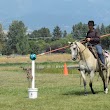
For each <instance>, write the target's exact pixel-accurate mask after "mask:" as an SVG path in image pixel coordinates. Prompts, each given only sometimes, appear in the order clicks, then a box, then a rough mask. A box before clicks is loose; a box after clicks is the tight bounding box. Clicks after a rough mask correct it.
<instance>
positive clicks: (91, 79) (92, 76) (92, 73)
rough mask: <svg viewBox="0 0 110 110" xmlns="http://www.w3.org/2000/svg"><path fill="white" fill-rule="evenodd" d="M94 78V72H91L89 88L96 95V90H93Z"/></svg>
mask: <svg viewBox="0 0 110 110" xmlns="http://www.w3.org/2000/svg"><path fill="white" fill-rule="evenodd" d="M93 78H94V71H91V72H90V83H89V86H90V88H91V91H92V93H93V94H95V92H94V90H93V88H92V82H93Z"/></svg>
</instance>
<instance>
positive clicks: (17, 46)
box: [7, 21, 29, 54]
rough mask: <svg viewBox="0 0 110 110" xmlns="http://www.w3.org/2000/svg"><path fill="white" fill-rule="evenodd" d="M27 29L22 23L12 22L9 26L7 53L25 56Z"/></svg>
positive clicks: (27, 46)
mask: <svg viewBox="0 0 110 110" xmlns="http://www.w3.org/2000/svg"><path fill="white" fill-rule="evenodd" d="M26 30H27V28H26V27H25V25H24V23H23V22H22V21H13V22H12V24H11V25H10V26H9V32H8V35H7V37H8V42H7V48H9V53H14V54H15V53H16V54H26V53H27V52H28V48H29V45H28V38H27V35H26Z"/></svg>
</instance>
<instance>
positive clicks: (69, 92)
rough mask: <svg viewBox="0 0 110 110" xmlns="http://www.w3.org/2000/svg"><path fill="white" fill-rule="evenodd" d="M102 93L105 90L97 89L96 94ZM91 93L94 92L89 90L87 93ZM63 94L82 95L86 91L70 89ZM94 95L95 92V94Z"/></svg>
mask: <svg viewBox="0 0 110 110" xmlns="http://www.w3.org/2000/svg"><path fill="white" fill-rule="evenodd" d="M100 92H101V93H102V92H103V91H95V94H98V93H100ZM89 94H91V95H92V92H91V91H87V95H89ZM62 95H77V96H80V95H84V91H68V92H66V93H64V94H62ZM93 95H94V94H93Z"/></svg>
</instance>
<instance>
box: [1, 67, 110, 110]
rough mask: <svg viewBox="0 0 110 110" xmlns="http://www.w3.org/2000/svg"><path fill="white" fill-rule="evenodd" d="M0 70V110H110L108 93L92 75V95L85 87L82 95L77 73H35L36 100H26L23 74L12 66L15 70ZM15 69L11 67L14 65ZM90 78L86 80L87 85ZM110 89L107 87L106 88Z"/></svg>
mask: <svg viewBox="0 0 110 110" xmlns="http://www.w3.org/2000/svg"><path fill="white" fill-rule="evenodd" d="M0 68H1V71H0V110H109V109H110V104H109V103H110V102H109V101H110V93H108V94H107V95H106V94H104V92H103V85H102V81H101V79H100V78H99V81H97V76H95V79H94V83H93V87H94V89H95V91H96V94H95V95H93V94H92V93H91V91H90V88H89V86H88V85H87V91H88V95H87V96H84V91H83V84H81V85H80V81H79V74H78V73H76V74H73V73H72V74H69V75H68V76H64V75H63V74H62V73H59V74H49V73H45V74H42V73H38V72H37V71H36V86H37V88H38V98H37V99H29V98H28V81H27V79H26V73H25V72H24V71H21V70H19V69H18V68H17V67H16V66H15V70H16V71H5V70H2V67H0ZM13 68H14V66H13ZM88 83H89V76H88V77H87V84H88ZM109 88H110V87H109Z"/></svg>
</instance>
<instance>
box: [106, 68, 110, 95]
mask: <svg viewBox="0 0 110 110" xmlns="http://www.w3.org/2000/svg"><path fill="white" fill-rule="evenodd" d="M109 78H110V68H108V69H107V71H106V89H105V93H106V94H107V93H108V83H109V80H110V79H109Z"/></svg>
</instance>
